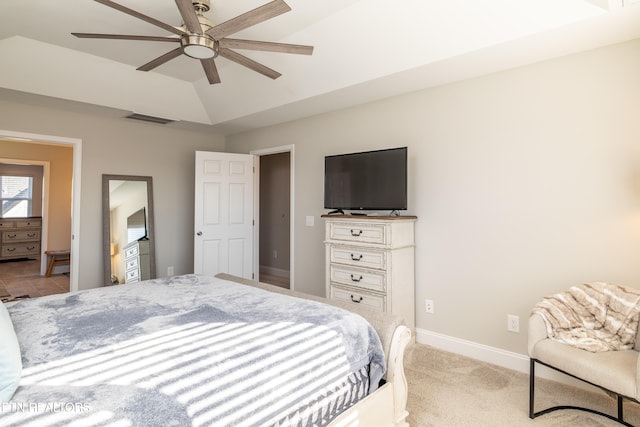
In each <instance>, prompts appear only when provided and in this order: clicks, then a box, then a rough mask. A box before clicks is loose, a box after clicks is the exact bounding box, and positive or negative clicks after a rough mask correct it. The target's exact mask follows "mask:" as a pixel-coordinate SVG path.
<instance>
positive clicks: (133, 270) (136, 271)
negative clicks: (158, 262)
mask: <svg viewBox="0 0 640 427" xmlns="http://www.w3.org/2000/svg"><path fill="white" fill-rule="evenodd" d="M149 265H150V264H149V241H148V240H138V241H136V242H132V243H129V244H128V245H127V246H125V247H124V270H125V274H124V282H125V283H134V282H139V281H141V280H147V279H150V278H151V270H150V268H149Z"/></svg>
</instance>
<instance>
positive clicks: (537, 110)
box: [227, 40, 640, 354]
mask: <svg viewBox="0 0 640 427" xmlns="http://www.w3.org/2000/svg"><path fill="white" fill-rule="evenodd" d="M638 76H640V40H635V41H632V42H628V43H624V44H620V45H614V46H611V47H607V48H603V49H598V50H594V51H590V52H585V53H582V54H577V55H572V56H568V57H564V58H560V59H556V60H552V61H548V62H543V63H539V64H535V65H532V66H527V67H523V68H518V69H514V70H510V71H506V72H501V73H498V74H493V75H489V76H485V77H482V78H477V79H473V80H468V81H464V82H461V83H456V84H451V85H447V86H443V87H439V88H435V89H429V90H424V91H420V92H416V93H412V94H409V95H405V96H400V97H395V98H391V99H387V100H384V101H381V102H376V103H372V104H368V105H364V106H360V107H355V108H351V109H348V110H344V111H338V112H333V113H329V114H324V115H320V116H315V117H312V118H309V119H304V120H298V121H294V122H291V123H287V124H283V125H278V126H273V127H269V128H265V129H262V130H258V131H253V132H247V133H243V134H238V135H235V136H231V137H227V151H235V152H249V151H250V150H254V149H258V148H265V147H271V146H279V145H283V144H295V146H296V165H295V170H296V187H295V188H296V189H295V191H296V194H295V201H296V206H295V211H296V212H297V218H294V221H295V233H296V236H295V239H296V248H300V249H298V250H297V252H296V258H295V260H296V266H295V271H296V277H295V283H296V289H297V290H300V291H305V292H310V293H314V294H319V295H321V294H323V292H324V287H323V286H324V285H323V281H324V252H323V250H324V248H323V227H322V221H320V220H319V218H318V220H317V221H316V226H315V227H306V226H305V224H304V217H305V216H306V215H315V216H316V217H318V216H319V215H321V214H323V213H325V211H324V210H323V207H322V206H323V203H322V202H323V198H322V194H323V157H324V156H325V155H328V154H337V153H344V152H352V151H359V150H365V149H367V150H368V149H377V148H387V147H397V146H405V145H406V146H408V147H409V168H410V169H409V210H408V211H407V213H408V214H415V215H417V216H418V222H417V230H416V241H417V247H416V256H417V260H416V261H417V262H416V307H417V312H416V314H417V316H416V317H417V318H416V320H417V326H418V327H419V328H423V329H426V330H430V331H434V332H437V333H441V334H445V335H449V336H453V337H458V338H461V339H465V340H470V341H473V342H477V343H481V344H485V345H489V346H493V347H498V348H502V349H505V350H509V351H514V352H518V353H522V354H524V353H526V320H527V318H528V315H529V312H530V309H531V307H532V306H533V305H534V304H535V302H536V301H538V300H539V299H541V298H542V297H543V296H544V295H547V294H551V293H555V292H558V291H561V290H563V289H565V288H567V287H569V286H571V285H574V284H578V283H581V282H585V281H596V280H602V281H610V282H621V283H625V284H628V285H635V286H636V287H639V288H640V268H639V267H638V265H639V263H638V259H639V257H640V119H639V118H640V78H638ZM425 298H430V299H433V300H434V302H435V314H433V315H427V314H425V313H424V300H425ZM507 314H515V315H518V316H520V319H521V331H522V332H521V333H520V334H514V333H511V332H507V331H506V318H507Z"/></svg>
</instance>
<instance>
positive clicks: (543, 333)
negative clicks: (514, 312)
mask: <svg viewBox="0 0 640 427" xmlns="http://www.w3.org/2000/svg"><path fill="white" fill-rule="evenodd" d="M548 337H549V336H548V334H547V326H546V325H545V323H544V319H543V318H542V316H541V315H539V314H532V315H531V316H530V317H529V338H528V341H527V351H528V353H529V357H534V354H533V349H534V347H535V345H536V344H537V343H538V342H540V341H542V340H544V339H547V338H548Z"/></svg>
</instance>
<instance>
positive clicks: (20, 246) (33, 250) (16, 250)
mask: <svg viewBox="0 0 640 427" xmlns="http://www.w3.org/2000/svg"><path fill="white" fill-rule="evenodd" d="M29 255H30V256H34V255H37V256H39V255H40V242H37V243H16V244H5V245H3V246H2V256H3V257H16V256H29Z"/></svg>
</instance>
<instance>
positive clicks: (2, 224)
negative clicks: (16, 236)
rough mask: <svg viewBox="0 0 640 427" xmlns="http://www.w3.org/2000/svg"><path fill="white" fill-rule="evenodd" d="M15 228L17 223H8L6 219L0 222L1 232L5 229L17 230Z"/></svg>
mask: <svg viewBox="0 0 640 427" xmlns="http://www.w3.org/2000/svg"><path fill="white" fill-rule="evenodd" d="M15 226H16V222H15V221H8V220H6V219H3V220H0V230H2V229H5V228H15Z"/></svg>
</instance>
